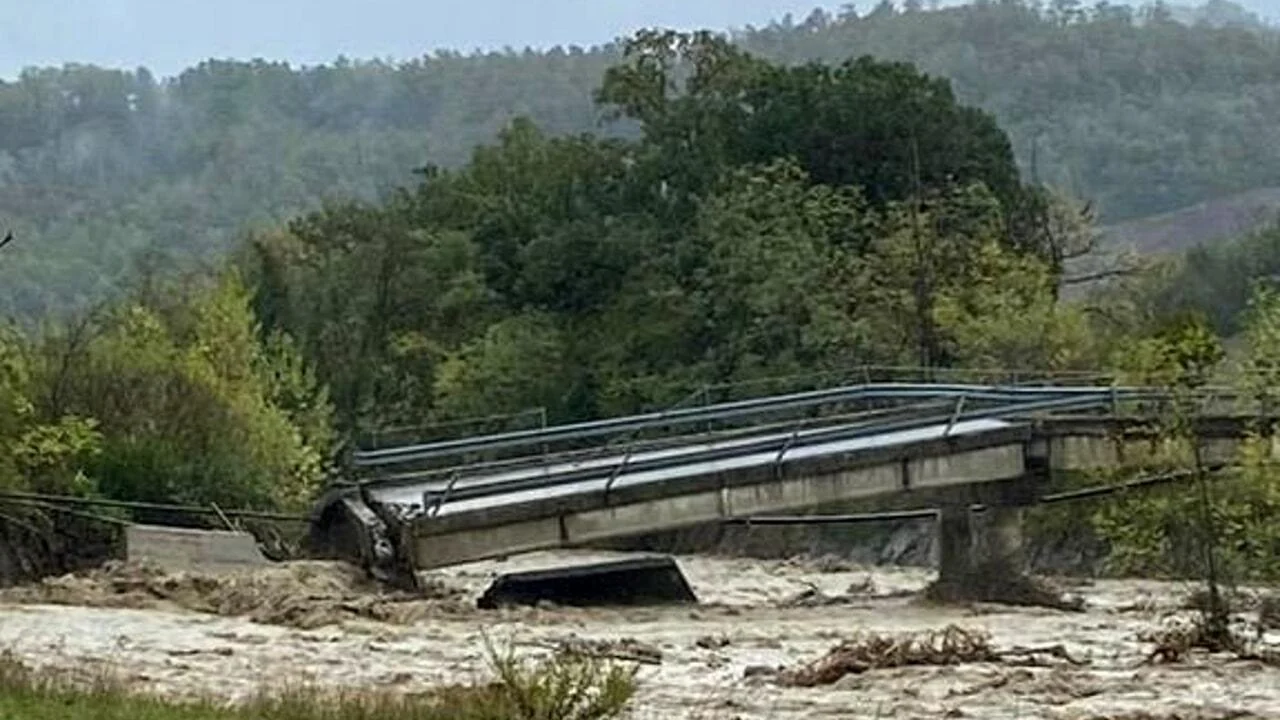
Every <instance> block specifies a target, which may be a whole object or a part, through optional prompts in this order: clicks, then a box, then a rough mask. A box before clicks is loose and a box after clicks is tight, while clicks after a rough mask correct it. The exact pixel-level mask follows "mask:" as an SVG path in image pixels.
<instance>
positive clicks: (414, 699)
mask: <svg viewBox="0 0 1280 720" xmlns="http://www.w3.org/2000/svg"><path fill="white" fill-rule="evenodd" d="M489 659H490V664H491V666H492V670H493V672H494V674H495V676H496V677H495V679H494V680H493V681H491V682H488V683H482V684H473V685H458V686H452V687H445V688H440V689H436V690H432V691H429V692H427V693H422V694H417V695H410V694H403V693H400V694H396V693H391V692H385V691H339V692H332V691H329V692H326V691H324V690H322V689H319V688H299V689H295V690H291V691H288V692H285V693H282V694H277V695H262V696H260V697H259V698H257V699H255V700H253V701H251V702H248V703H245V704H243V705H237V706H228V705H227V704H225V703H219V702H216V701H214V700H198V701H173V700H166V699H163V698H159V697H155V696H150V695H144V694H140V693H137V692H133V691H131V690H129V689H128V688H126V687H125V686H124V685H123V684H121V683H119V682H118V681H116V680H113V679H112V678H110V677H109V676H107V675H106V674H102V673H99V674H94V675H90V676H87V677H85V676H80V675H78V674H76V673H73V672H68V671H54V670H45V669H35V668H32V667H31V666H29V665H27V664H25V663H23V662H22V661H21V660H20V659H18V658H17V657H16V656H14V655H13V654H11V653H4V654H0V720H18V719H21V720H55V719H56V720H89V719H90V718H92V719H93V720H446V719H449V720H608V719H609V718H614V717H618V716H619V715H621V714H622V713H623V711H624V710H625V709H626V706H627V704H628V703H629V702H630V700H631V698H632V697H633V696H634V694H635V689H636V682H635V669H634V667H630V668H629V667H623V666H621V665H618V664H615V663H612V662H607V661H604V660H600V659H595V658H589V657H582V656H580V655H570V654H557V655H554V656H552V657H551V658H549V659H546V660H543V661H540V662H536V663H535V662H529V661H527V660H523V659H519V658H517V657H515V656H514V655H513V654H511V653H506V654H499V653H497V652H495V651H494V650H493V649H492V648H490V650H489Z"/></svg>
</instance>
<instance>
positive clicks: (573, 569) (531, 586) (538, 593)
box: [476, 556, 698, 610]
mask: <svg viewBox="0 0 1280 720" xmlns="http://www.w3.org/2000/svg"><path fill="white" fill-rule="evenodd" d="M543 601H548V602H553V603H556V604H557V605H569V606H577V607H589V606H608V605H671V604H681V605H683V604H695V603H697V602H698V598H697V596H696V595H694V593H693V589H692V588H691V587H689V582H688V581H687V580H686V579H685V577H684V574H683V573H682V572H680V566H679V565H677V564H676V561H675V559H674V558H672V557H670V556H658V557H639V558H628V559H625V560H616V561H611V562H603V563H593V564H590V565H574V566H567V567H556V568H548V569H545V570H533V571H528V572H518V573H508V574H505V575H500V576H498V578H497V579H496V580H494V582H493V584H492V585H490V586H489V589H487V590H486V591H485V592H484V595H482V596H481V597H480V599H479V601H478V602H477V603H476V604H477V605H478V606H479V607H480V608H481V609H486V610H491V609H495V608H498V607H502V606H503V605H536V604H538V603H540V602H543Z"/></svg>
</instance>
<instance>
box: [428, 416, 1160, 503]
mask: <svg viewBox="0 0 1280 720" xmlns="http://www.w3.org/2000/svg"><path fill="white" fill-rule="evenodd" d="M1139 396H1141V394H1140V393H1135V394H1134V397H1139ZM1112 401H1113V397H1112V393H1111V392H1110V391H1107V392H1095V393H1092V394H1078V395H1076V396H1074V397H1065V398H1064V397H1050V398H1048V399H1032V400H1024V401H1022V402H1018V403H1011V404H1007V405H1002V406H997V407H994V408H977V409H971V410H968V411H961V412H958V413H956V412H951V413H947V414H945V415H943V414H939V415H933V416H930V417H923V418H912V419H907V420H902V421H897V422H887V423H874V424H870V425H866V426H849V425H837V426H835V427H826V428H816V429H813V430H808V431H803V432H799V433H792V434H786V435H772V436H769V437H765V438H761V439H759V440H756V441H754V442H746V443H737V444H734V445H732V446H728V447H711V448H708V449H706V450H702V451H694V452H690V453H684V454H680V455H676V456H672V457H659V458H651V459H645V460H635V459H634V458H633V457H632V456H631V455H630V454H627V455H624V456H623V457H622V458H621V460H620V461H619V462H617V463H613V464H609V465H601V466H597V467H591V468H585V469H570V470H566V471H563V472H557V473H549V474H546V475H538V476H532V477H523V478H516V479H511V480H495V481H493V482H487V483H486V482H480V483H477V484H474V485H468V486H465V487H457V486H456V483H455V484H451V486H450V487H449V489H448V490H447V491H446V492H444V493H432V492H428V493H425V498H424V504H425V505H429V506H439V505H441V504H443V503H445V502H456V501H460V500H468V499H475V498H481V497H489V496H493V495H502V494H508V493H515V492H521V491H528V490H539V489H547V488H553V487H557V486H560V485H567V484H571V483H576V482H585V481H590V480H599V479H616V477H615V476H616V475H617V474H619V473H621V472H623V471H625V472H645V471H653V470H662V469H669V468H673V467H679V466H683V465H693V464H697V463H705V462H711V461H714V460H721V459H727V458H732V457H741V456H743V455H750V454H756V453H766V452H775V453H777V455H776V457H775V458H774V465H775V466H781V464H782V463H783V462H785V460H786V454H787V453H789V452H792V451H795V450H798V449H800V448H804V447H808V446H812V445H815V444H820V443H827V442H834V441H838V440H850V439H856V438H859V437H868V436H872V435H881V434H887V433H891V432H902V431H907V430H914V429H919V428H923V427H930V426H939V425H946V424H948V423H950V424H952V425H954V423H956V422H962V421H972V420H980V419H1004V418H1011V417H1017V416H1020V415H1027V414H1031V413H1036V412H1046V411H1047V412H1052V411H1068V410H1086V409H1091V408H1098V407H1107V406H1109V405H1110V404H1111V403H1112ZM944 436H945V435H944ZM437 509H438V508H437Z"/></svg>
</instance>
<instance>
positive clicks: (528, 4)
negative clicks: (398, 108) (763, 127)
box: [0, 0, 1280, 79]
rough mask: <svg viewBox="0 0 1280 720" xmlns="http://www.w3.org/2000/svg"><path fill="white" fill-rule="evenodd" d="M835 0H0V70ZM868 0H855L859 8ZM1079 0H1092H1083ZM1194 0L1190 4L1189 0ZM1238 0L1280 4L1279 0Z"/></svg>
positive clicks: (413, 41) (380, 53)
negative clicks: (1190, 0)
mask: <svg viewBox="0 0 1280 720" xmlns="http://www.w3.org/2000/svg"><path fill="white" fill-rule="evenodd" d="M840 4H842V2H841V1H840V0H835V1H834V2H832V1H827V2H824V1H823V0H0V78H5V79H9V78H12V77H14V76H15V75H16V74H17V73H18V71H20V70H21V69H22V68H23V67H28V66H32V65H40V66H44V65H61V64H63V63H65V62H81V63H94V64H98V65H105V66H109V67H124V68H134V67H137V66H140V65H144V66H146V67H148V68H150V69H151V70H153V71H154V72H156V73H157V74H159V75H172V74H174V73H177V72H179V71H181V70H182V69H183V68H186V67H188V66H190V65H193V64H195V63H197V62H199V61H200V60H203V59H206V58H209V57H219V58H228V57H229V58H237V59H247V58H252V57H266V58H269V59H282V60H289V61H291V62H294V63H305V64H313V63H318V62H327V61H330V60H333V59H334V58H336V57H337V56H338V55H342V54H345V55H347V56H349V57H353V58H370V57H383V58H385V57H392V58H395V59H399V60H403V59H408V58H414V57H419V56H421V55H423V54H424V53H427V52H430V51H432V50H436V49H441V48H450V49H455V50H463V51H469V50H473V49H477V48H501V47H503V46H504V45H510V46H512V47H516V48H523V47H524V46H526V45H532V46H534V47H547V46H551V45H557V44H565V45H568V44H578V45H583V46H587V45H592V44H598V43H602V42H607V41H609V40H612V39H614V38H616V37H618V36H620V35H625V34H628V33H630V32H631V31H632V30H634V29H636V28H640V27H646V26H656V25H660V26H664V27H677V28H695V27H697V28H701V27H707V28H714V29H727V28H730V27H741V26H743V25H747V24H757V25H760V24H764V23H766V22H767V21H769V20H771V19H775V18H780V17H781V16H782V15H783V14H785V13H788V12H790V13H792V14H793V15H794V16H795V17H796V19H797V20H801V19H803V18H804V17H805V16H806V15H808V13H809V12H810V11H811V10H812V9H813V8H814V7H818V6H823V7H827V8H828V9H834V8H836V7H838V6H839V5H840ZM872 4H873V2H871V0H862V1H860V2H856V3H855V5H856V6H857V7H859V8H866V7H870V5H872ZM1086 4H1091V3H1088V2H1086ZM1197 4H1198V3H1197ZM1242 4H1244V5H1246V6H1248V7H1250V8H1251V9H1253V10H1255V11H1258V12H1262V13H1264V14H1266V15H1268V16H1272V17H1274V16H1276V15H1280V0H1247V1H1246V2H1242Z"/></svg>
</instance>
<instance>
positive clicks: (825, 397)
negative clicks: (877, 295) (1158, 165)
mask: <svg viewBox="0 0 1280 720" xmlns="http://www.w3.org/2000/svg"><path fill="white" fill-rule="evenodd" d="M1151 392H1153V391H1152V390H1148V389H1145V388H1116V387H1103V386H1091V387H1090V386H1080V387H1077V386H1055V387H1019V386H1009V387H1000V386H986V385H964V384H945V385H942V384H916V383H878V384H869V385H852V386H844V387H838V388H830V389H826V390H813V391H807V392H802V393H792V394H789V395H778V396H769V397H763V398H753V399H750V400H740V401H735V402H730V403H721V404H718V405H710V406H706V407H699V408H679V409H675V410H666V411H661V412H654V413H646V414H641V415H631V416H625V417H619V418H610V419H606V420H595V421H590V422H583V423H573V424H568V425H553V426H550V427H547V428H536V429H531V430H517V431H513V432H507V433H497V434H493V435H484V436H479V437H472V438H461V439H457V440H447V441H442V442H435V443H423V444H418V445H409V446H403V447H395V448H383V449H379V450H365V451H357V452H355V453H353V455H352V462H353V464H354V465H355V466H356V467H364V468H369V467H378V466H385V465H392V464H400V463H405V462H414V461H421V460H427V459H431V458H436V457H445V456H449V455H456V454H460V453H465V452H477V451H482V450H490V451H492V450H504V449H511V448H516V447H527V446H530V445H541V444H549V443H553V442H563V441H567V440H585V439H590V438H594V437H600V436H602V435H609V434H616V433H625V432H635V431H639V430H645V429H650V428H654V427H672V426H679V425H688V424H693V423H700V422H712V421H725V420H733V419H740V418H748V417H751V416H754V415H760V414H764V413H768V412H778V411H782V410H797V409H804V408H809V407H813V406H817V405H822V404H825V403H834V402H850V401H854V400H884V399H890V400H892V399H900V400H908V399H914V398H927V397H958V396H961V395H963V396H966V397H968V398H969V399H971V400H991V401H1003V402H1013V401H1017V400H1019V399H1021V398H1026V397H1035V396H1089V395H1102V394H1105V395H1107V396H1108V397H1111V398H1116V399H1125V400H1128V399H1132V397H1133V396H1134V395H1135V394H1136V395H1141V394H1144V393H1151Z"/></svg>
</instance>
